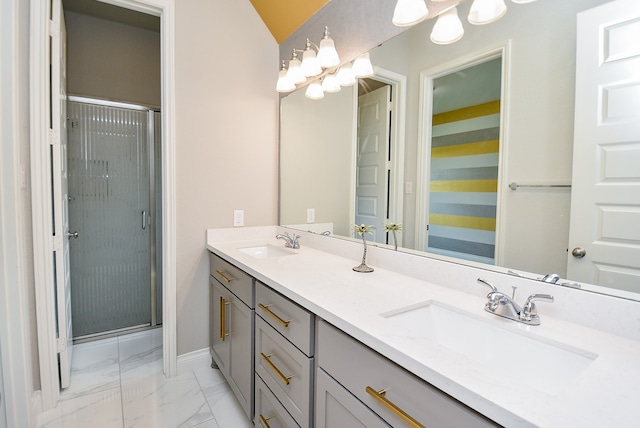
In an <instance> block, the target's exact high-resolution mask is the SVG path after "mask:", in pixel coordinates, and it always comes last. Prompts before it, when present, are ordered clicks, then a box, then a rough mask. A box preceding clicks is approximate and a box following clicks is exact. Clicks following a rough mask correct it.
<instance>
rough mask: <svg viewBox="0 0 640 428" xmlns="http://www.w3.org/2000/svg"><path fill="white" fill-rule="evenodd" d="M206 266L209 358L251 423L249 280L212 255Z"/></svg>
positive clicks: (252, 380) (252, 314)
mask: <svg viewBox="0 0 640 428" xmlns="http://www.w3.org/2000/svg"><path fill="white" fill-rule="evenodd" d="M210 266H211V271H210V273H211V275H210V278H209V284H210V311H209V314H210V319H209V335H210V339H209V341H210V353H211V357H212V358H213V361H214V362H215V363H216V364H217V366H218V367H219V369H220V371H221V372H222V374H223V375H224V377H225V378H226V379H227V382H228V383H229V386H230V387H231V389H232V390H233V393H234V394H235V396H236V398H237V399H238V401H239V402H240V404H241V406H242V409H243V410H244V412H245V413H246V414H247V417H248V418H249V419H253V399H254V377H253V371H254V367H253V345H254V330H253V328H254V316H255V315H254V310H253V278H251V277H250V276H248V275H247V274H246V273H244V272H242V271H240V270H239V269H237V268H236V267H235V266H232V265H230V264H229V263H227V262H226V261H224V260H222V259H220V258H219V257H217V256H215V255H213V254H210ZM223 284H224V285H223Z"/></svg>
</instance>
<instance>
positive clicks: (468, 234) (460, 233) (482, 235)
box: [429, 224, 496, 245]
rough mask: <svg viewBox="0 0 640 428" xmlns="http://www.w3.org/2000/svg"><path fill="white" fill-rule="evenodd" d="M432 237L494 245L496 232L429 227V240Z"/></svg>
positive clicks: (435, 225)
mask: <svg viewBox="0 0 640 428" xmlns="http://www.w3.org/2000/svg"><path fill="white" fill-rule="evenodd" d="M432 236H440V237H443V238H450V239H461V240H463V241H473V242H482V243H484V244H491V245H494V244H495V243H496V232H491V231H489V230H478V229H465V228H462V227H454V226H440V225H437V224H430V225H429V239H431V237H432Z"/></svg>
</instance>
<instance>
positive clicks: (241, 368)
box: [227, 294, 254, 419]
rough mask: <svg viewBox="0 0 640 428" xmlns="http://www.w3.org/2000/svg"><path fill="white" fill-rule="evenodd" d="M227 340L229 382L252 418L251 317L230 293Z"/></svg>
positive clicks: (246, 307) (242, 304)
mask: <svg viewBox="0 0 640 428" xmlns="http://www.w3.org/2000/svg"><path fill="white" fill-rule="evenodd" d="M228 312H229V313H228V318H227V320H228V322H229V325H228V333H229V336H228V339H227V340H228V341H229V346H230V348H231V349H230V356H231V359H230V366H229V378H228V380H229V384H230V385H231V388H232V389H233V390H234V392H235V393H236V397H237V398H238V401H239V402H240V404H241V405H242V408H243V409H244V411H245V413H246V414H247V416H248V417H249V419H253V414H252V406H251V403H252V402H253V317H254V315H253V314H254V311H252V310H251V309H250V308H249V307H248V306H247V305H245V304H244V303H242V301H241V300H240V299H239V298H237V297H236V296H234V295H233V294H230V305H229V311H228Z"/></svg>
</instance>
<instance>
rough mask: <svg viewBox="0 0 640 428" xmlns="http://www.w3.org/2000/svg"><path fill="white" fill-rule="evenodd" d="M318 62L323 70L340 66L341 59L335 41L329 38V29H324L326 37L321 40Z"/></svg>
mask: <svg viewBox="0 0 640 428" xmlns="http://www.w3.org/2000/svg"><path fill="white" fill-rule="evenodd" d="M318 62H319V63H320V66H321V67H322V68H331V67H337V66H339V65H340V57H339V56H338V51H337V50H336V46H335V43H334V42H333V39H332V38H331V37H330V36H329V27H324V36H323V37H322V40H320V48H319V49H318Z"/></svg>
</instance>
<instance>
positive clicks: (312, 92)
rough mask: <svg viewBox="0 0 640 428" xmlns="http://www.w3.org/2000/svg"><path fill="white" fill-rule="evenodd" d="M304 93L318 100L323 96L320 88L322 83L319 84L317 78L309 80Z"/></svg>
mask: <svg viewBox="0 0 640 428" xmlns="http://www.w3.org/2000/svg"><path fill="white" fill-rule="evenodd" d="M304 95H305V96H306V97H307V98H309V99H311V100H320V99H322V98H324V91H323V90H322V84H320V81H319V80H316V81H314V82H311V84H310V85H309V86H307V90H306V92H305V93H304Z"/></svg>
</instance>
